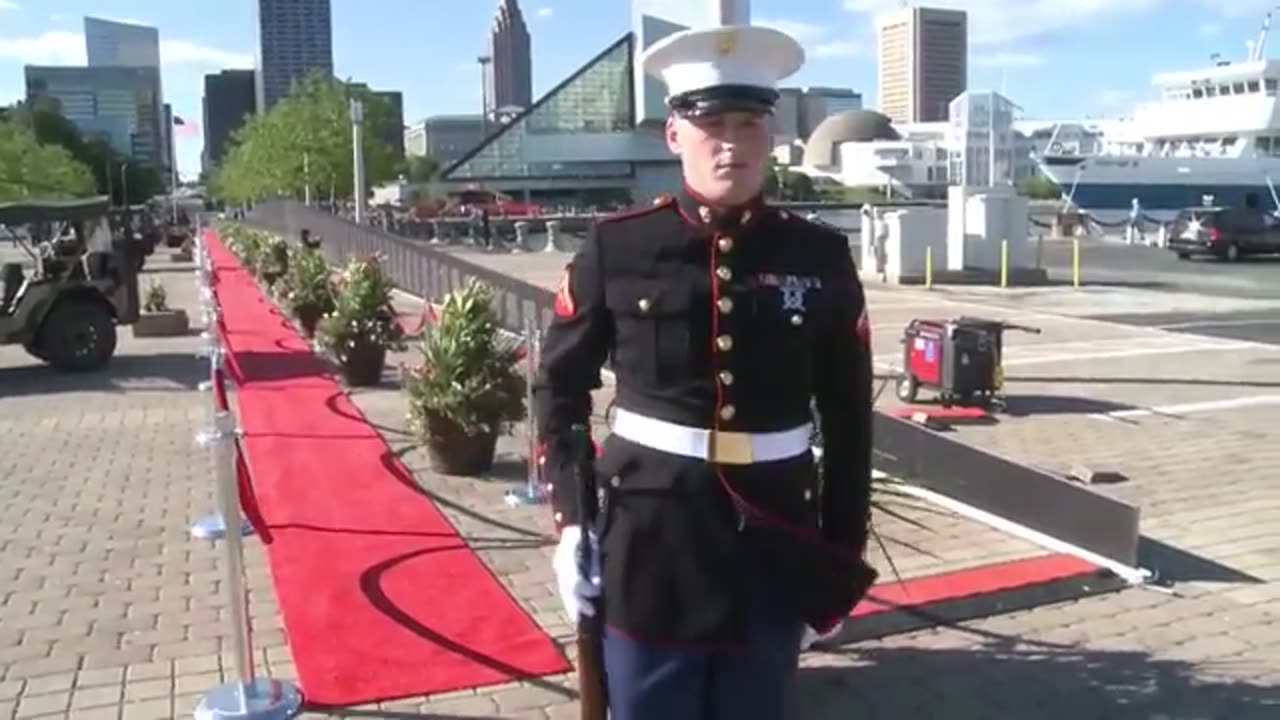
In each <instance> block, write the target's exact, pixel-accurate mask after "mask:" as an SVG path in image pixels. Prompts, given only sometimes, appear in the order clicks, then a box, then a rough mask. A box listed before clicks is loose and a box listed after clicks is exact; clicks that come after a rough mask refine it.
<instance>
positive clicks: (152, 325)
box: [133, 280, 190, 337]
mask: <svg viewBox="0 0 1280 720" xmlns="http://www.w3.org/2000/svg"><path fill="white" fill-rule="evenodd" d="M189 330H190V321H189V320H188V318H187V312H186V311H185V310H181V309H175V308H171V307H169V295H168V293H167V292H166V291H165V289H164V285H161V284H160V283H159V281H156V280H152V281H151V284H150V285H148V286H147V297H146V300H145V302H144V303H143V305H142V313H141V314H140V315H139V316H138V319H137V320H136V321H135V322H134V324H133V335H134V337H173V336H175V335H186V334H187V333H188V331H189Z"/></svg>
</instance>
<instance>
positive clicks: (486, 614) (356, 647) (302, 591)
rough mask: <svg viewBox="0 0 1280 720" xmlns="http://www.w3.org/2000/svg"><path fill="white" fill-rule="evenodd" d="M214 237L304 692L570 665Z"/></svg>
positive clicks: (343, 693)
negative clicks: (416, 483) (424, 494)
mask: <svg viewBox="0 0 1280 720" xmlns="http://www.w3.org/2000/svg"><path fill="white" fill-rule="evenodd" d="M206 238H207V239H208V246H209V252H210V255H211V256H212V257H213V260H214V265H215V267H216V269H217V288H216V289H217V295H218V300H219V303H220V305H221V306H222V313H223V318H224V320H225V333H226V334H225V342H226V344H227V346H228V349H229V351H230V352H229V358H230V363H229V364H230V371H231V373H232V376H233V378H234V379H235V380H236V383H237V386H238V394H237V398H238V400H239V407H240V418H239V419H240V424H241V427H242V428H243V430H244V433H245V437H244V440H243V446H244V448H245V451H246V453H247V454H248V456H249V462H250V466H251V471H252V477H253V484H254V490H255V493H256V496H257V500H258V503H259V504H260V506H261V511H262V515H263V517H264V518H265V520H266V522H267V523H268V525H269V527H270V529H271V535H272V542H271V543H270V544H269V545H267V546H266V550H267V554H268V557H269V560H270V565H271V574H272V578H273V580H274V583H275V590H276V597H277V599H278V601H279V605H280V610H281V614H282V615H283V618H284V626H285V631H286V633H287V635H288V639H289V645H290V649H291V651H292V654H293V658H294V664H295V667H296V669H297V680H298V682H299V684H300V685H301V687H302V690H303V693H304V694H305V695H306V699H307V701H308V702H309V703H311V704H314V705H328V706H334V705H357V704H364V703H370V702H374V701H379V700H389V699H395V698H402V697H409V696H415V695H424V694H429V693H436V692H443V691H447V690H456V689H461V688H468V687H474V686H477V685H488V684H495V683H501V682H507V681H510V680H514V679H520V678H524V677H535V676H540V675H547V674H552V673H558V672H564V671H567V670H568V669H569V664H568V662H567V661H566V660H565V658H564V656H563V655H562V654H561V652H560V651H559V649H558V648H557V646H556V644H555V643H554V642H553V641H552V639H551V638H550V637H549V636H548V635H547V634H546V633H544V632H543V631H542V630H541V629H540V628H539V627H538V625H537V624H536V623H535V622H534V621H533V619H532V618H530V617H529V616H528V614H527V613H526V612H525V611H524V610H523V609H522V608H521V607H520V606H519V605H518V604H517V603H516V601H515V599H514V598H512V597H511V595H510V594H509V593H508V592H507V590H506V589H505V588H504V587H503V586H502V584H501V583H500V582H499V581H498V579H497V578H496V577H494V575H493V574H492V573H491V572H490V571H489V569H488V568H487V567H486V566H485V565H484V563H483V562H482V561H481V560H480V558H479V557H477V556H476V555H475V553H474V552H472V550H471V549H470V548H468V547H467V545H466V543H465V542H464V541H463V540H462V538H461V537H459V535H458V533H457V531H456V530H455V529H454V528H453V526H452V525H451V524H450V523H449V521H448V519H447V518H446V517H445V516H444V515H443V514H442V513H441V512H440V510H439V509H438V508H437V507H436V506H435V504H433V503H432V502H431V501H430V500H429V499H428V498H426V497H425V496H423V495H422V494H421V493H420V492H419V491H418V490H417V489H416V488H415V486H414V482H413V478H412V476H411V474H410V473H409V472H408V470H407V469H406V468H405V467H404V466H403V464H402V463H401V462H400V460H399V459H398V458H397V457H395V456H394V455H393V454H392V453H391V450H390V448H388V446H387V444H386V442H385V441H384V440H383V438H382V437H381V436H380V435H379V434H378V433H377V431H375V430H374V429H373V427H371V426H370V425H369V423H368V422H367V421H366V420H365V418H364V416H363V415H362V414H361V413H360V411H359V410H358V409H357V408H356V407H355V405H354V404H353V403H352V402H351V400H350V399H349V398H348V397H347V395H346V394H345V393H343V391H342V389H341V388H340V387H339V386H338V384H337V383H336V382H335V381H334V380H333V379H332V378H330V377H329V376H328V375H327V374H326V373H325V369H324V366H323V365H322V364H321V362H320V361H319V360H318V359H317V358H316V357H315V356H314V355H313V354H312V352H311V351H310V349H309V348H308V347H307V345H306V343H305V342H304V341H303V340H302V339H301V338H300V337H299V336H298V334H297V333H296V332H295V331H294V330H293V328H292V326H291V324H290V323H289V322H288V321H287V320H286V319H285V318H284V317H283V315H282V314H281V313H280V312H279V311H278V310H276V309H275V306H274V305H273V304H271V303H270V302H269V301H267V300H266V299H265V298H264V297H263V296H262V293H261V292H260V291H259V289H258V287H257V285H256V284H255V283H254V281H253V280H252V278H251V277H250V276H249V275H248V274H247V273H246V272H245V271H243V270H242V269H241V268H240V266H239V263H238V261H237V260H236V258H235V257H234V256H233V255H232V254H231V253H230V252H229V251H228V250H227V249H226V248H225V247H224V246H223V245H222V244H221V243H220V242H219V241H218V240H217V238H216V237H215V236H214V235H213V234H212V233H208V234H206Z"/></svg>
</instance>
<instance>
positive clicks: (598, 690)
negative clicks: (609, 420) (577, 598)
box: [571, 425, 609, 720]
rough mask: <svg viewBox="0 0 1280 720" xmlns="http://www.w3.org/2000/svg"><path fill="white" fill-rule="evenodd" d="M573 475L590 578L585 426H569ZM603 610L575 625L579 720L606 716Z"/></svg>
mask: <svg viewBox="0 0 1280 720" xmlns="http://www.w3.org/2000/svg"><path fill="white" fill-rule="evenodd" d="M571 432H572V434H573V442H572V444H571V447H572V452H573V468H574V474H575V475H576V476H577V477H576V478H575V480H576V481H577V483H576V485H577V490H578V498H577V500H578V513H579V514H578V517H579V518H580V520H581V522H582V542H581V544H580V545H579V548H578V573H579V575H580V576H581V577H591V573H592V570H593V568H592V563H591V558H592V556H593V554H594V552H595V548H594V547H593V546H592V533H593V532H594V530H595V525H596V514H597V511H598V508H597V507H596V487H595V450H594V448H593V447H592V444H591V434H590V432H589V431H588V430H587V428H586V427H585V426H582V425H576V426H574V428H573V429H572V431H571ZM602 612H603V609H602V608H601V607H600V606H599V604H598V603H597V604H596V612H595V614H594V615H591V616H587V615H582V614H579V616H578V627H577V634H578V637H577V646H578V659H577V666H578V705H579V708H580V711H579V717H580V718H581V720H606V718H607V717H608V715H609V692H608V686H607V685H606V683H605V670H604V620H603V618H602V617H601V613H602Z"/></svg>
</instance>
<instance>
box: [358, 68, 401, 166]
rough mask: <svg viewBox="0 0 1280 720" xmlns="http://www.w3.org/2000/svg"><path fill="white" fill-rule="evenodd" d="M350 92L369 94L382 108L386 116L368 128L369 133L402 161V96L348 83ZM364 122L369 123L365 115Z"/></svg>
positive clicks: (393, 92) (394, 92) (363, 84)
mask: <svg viewBox="0 0 1280 720" xmlns="http://www.w3.org/2000/svg"><path fill="white" fill-rule="evenodd" d="M347 87H348V88H349V89H350V90H353V91H354V90H360V91H363V92H366V93H369V94H370V95H372V96H373V97H374V98H376V99H377V100H379V101H380V102H381V104H382V105H383V106H384V108H385V111H386V114H385V115H383V116H382V117H381V122H380V124H379V126H378V127H370V128H369V132H370V133H372V134H373V136H375V137H377V138H378V139H379V140H380V141H382V143H383V144H384V145H386V146H387V147H388V148H390V149H391V155H392V157H393V158H394V159H396V160H403V159H404V94H403V93H401V92H400V91H398V90H374V89H372V88H370V87H369V86H368V85H367V84H366V83H348V84H347ZM365 122H366V123H368V122H369V117H368V113H367V112H366V113H365Z"/></svg>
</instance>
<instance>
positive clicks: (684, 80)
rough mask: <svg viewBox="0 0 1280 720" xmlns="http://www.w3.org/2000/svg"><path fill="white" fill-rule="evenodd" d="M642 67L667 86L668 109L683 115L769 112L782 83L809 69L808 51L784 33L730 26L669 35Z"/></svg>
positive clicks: (644, 56)
mask: <svg viewBox="0 0 1280 720" xmlns="http://www.w3.org/2000/svg"><path fill="white" fill-rule="evenodd" d="M640 63H641V67H642V68H644V71H645V72H646V73H648V74H650V75H654V76H656V77H659V78H661V79H662V80H663V81H664V82H665V83H666V85H667V105H668V106H669V107H670V108H671V109H672V110H674V111H676V112H678V113H681V114H683V115H689V116H700V115H711V114H715V113H721V112H728V111H730V110H746V111H753V112H769V111H771V110H772V109H773V106H774V103H775V102H776V101H777V99H778V91H777V85H778V81H780V80H783V79H785V78H787V77H790V76H791V75H793V74H795V73H796V71H797V70H799V69H800V67H801V66H802V65H804V48H802V47H801V46H800V43H798V42H796V40H795V38H792V37H791V36H790V35H788V34H786V33H784V32H782V31H781V30H775V29H773V28H767V27H759V26H755V25H728V26H724V27H716V28H707V29H701V30H683V31H681V32H678V33H674V34H672V35H668V36H667V37H665V38H663V39H662V40H659V41H658V42H657V43H654V44H653V46H652V47H650V48H649V49H648V50H646V51H644V53H643V54H642V55H641V57H640Z"/></svg>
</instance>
